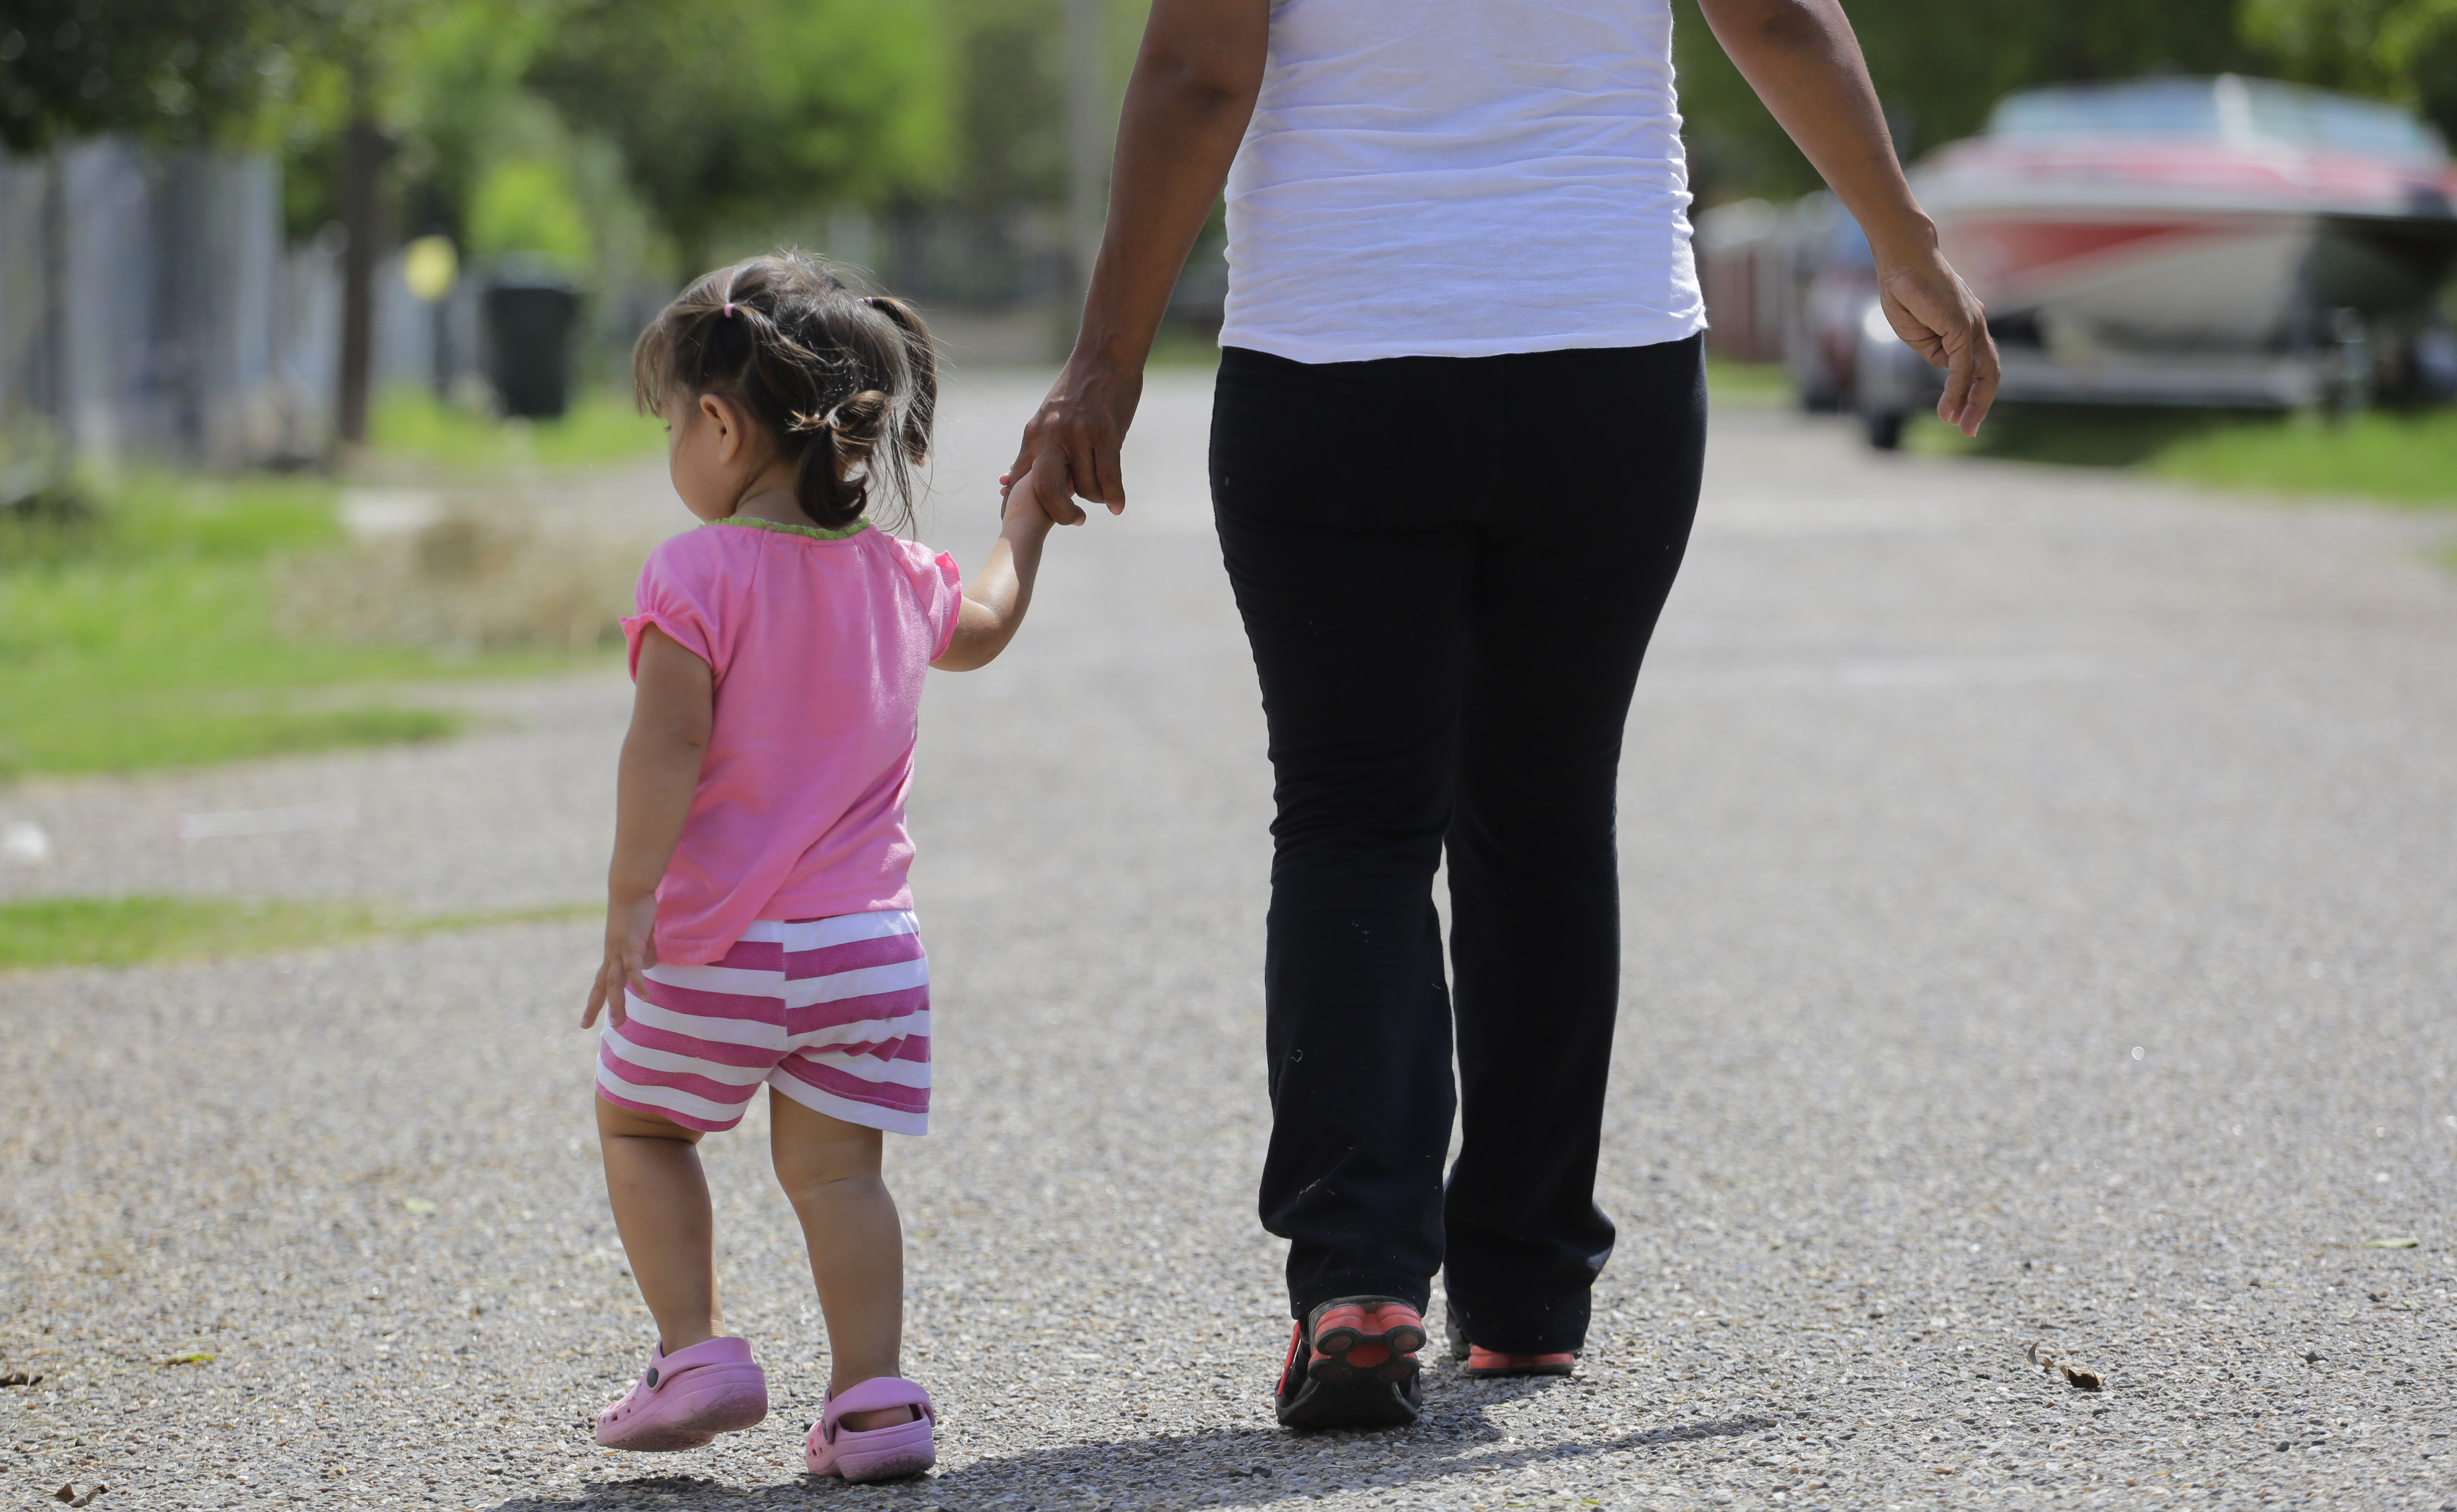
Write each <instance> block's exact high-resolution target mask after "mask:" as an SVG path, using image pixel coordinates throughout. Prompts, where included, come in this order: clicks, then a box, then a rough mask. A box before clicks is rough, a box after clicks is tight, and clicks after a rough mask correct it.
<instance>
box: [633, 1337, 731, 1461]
mask: <svg viewBox="0 0 2457 1512" xmlns="http://www.w3.org/2000/svg"><path fill="white" fill-rule="evenodd" d="M767 1416H768V1378H767V1377H766V1376H765V1375H763V1374H762V1373H761V1372H760V1369H759V1367H758V1366H757V1365H756V1364H754V1363H753V1361H752V1359H751V1340H749V1339H747V1338H710V1339H703V1340H701V1341H700V1342H699V1343H696V1344H693V1345H692V1346H691V1347H690V1348H689V1349H678V1350H675V1351H674V1352H673V1353H672V1354H671V1355H667V1354H661V1353H659V1352H658V1351H656V1350H655V1349H651V1350H650V1352H649V1368H648V1370H647V1372H646V1373H644V1374H643V1375H642V1376H641V1377H640V1379H639V1380H638V1381H637V1382H635V1383H634V1384H633V1385H632V1387H631V1389H630V1391H628V1392H626V1393H624V1394H623V1400H620V1401H617V1402H616V1403H614V1405H612V1406H610V1407H609V1408H607V1409H606V1410H605V1411H604V1412H601V1413H599V1414H598V1415H597V1441H598V1442H599V1443H602V1444H604V1445H605V1446H606V1447H607V1448H609V1449H633V1450H638V1451H640V1452H641V1453H644V1454H660V1453H664V1452H667V1451H670V1450H674V1449H696V1448H698V1447H699V1446H700V1445H701V1444H704V1443H707V1442H709V1441H710V1440H712V1439H714V1438H715V1437H716V1436H717V1435H718V1434H720V1433H733V1432H734V1431H735V1430H736V1429H741V1428H749V1427H752V1426H754V1425H755V1424H756V1423H757V1422H758V1421H759V1420H761V1419H763V1418H765V1417H767Z"/></svg>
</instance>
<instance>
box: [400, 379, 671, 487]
mask: <svg viewBox="0 0 2457 1512" xmlns="http://www.w3.org/2000/svg"><path fill="white" fill-rule="evenodd" d="M373 421H374V423H373V426H372V432H373V440H374V443H375V446H376V449H377V450H378V451H379V452H381V453H382V454H384V455H385V456H386V457H387V458H388V459H391V460H396V461H405V462H412V463H417V464H421V465H424V466H430V467H439V468H444V469H449V470H452V471H456V472H480V471H496V470H500V469H502V468H503V467H505V466H506V465H511V464H520V463H534V464H539V465H544V466H549V467H576V466H587V465H589V464H591V463H596V462H609V461H621V460H627V459H630V458H634V457H647V456H653V455H654V454H656V453H658V452H660V451H663V450H664V449H665V444H666V428H665V425H664V422H662V421H661V420H659V419H657V418H656V417H655V416H653V415H643V414H641V413H640V412H639V410H638V409H637V407H635V406H634V405H633V404H632V402H631V396H630V392H629V391H621V390H615V389H603V388H598V389H584V390H582V391H581V392H580V393H578V394H576V395H574V396H573V397H572V403H571V408H570V409H569V410H568V411H566V412H565V414H564V416H563V418H562V419H555V420H534V421H531V420H493V419H487V418H486V417H485V416H483V415H477V414H473V413H471V412H470V411H468V410H465V409H463V408H462V407H460V406H459V405H457V404H446V403H444V401H443V400H441V399H438V398H436V397H435V396H434V394H433V393H432V392H431V391H429V390H427V389H423V388H395V389H387V390H385V391H384V392H383V393H382V394H381V395H379V396H377V398H376V405H375V414H374V417H373Z"/></svg>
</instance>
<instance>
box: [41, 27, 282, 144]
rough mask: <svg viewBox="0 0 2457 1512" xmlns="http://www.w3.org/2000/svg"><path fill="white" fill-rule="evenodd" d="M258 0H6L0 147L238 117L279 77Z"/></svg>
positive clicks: (172, 133)
mask: <svg viewBox="0 0 2457 1512" xmlns="http://www.w3.org/2000/svg"><path fill="white" fill-rule="evenodd" d="M276 30H277V27H276V17H275V15H274V12H273V10H272V7H271V6H270V4H268V3H265V0H10V4H9V6H8V8H7V10H5V11H0V145H5V146H7V147H9V148H10V149H12V150H14V151H17V152H33V151H38V150H40V149H41V148H44V147H46V146H49V145H50V144H51V143H52V141H54V140H56V139H58V138H60V137H63V136H73V135H81V134H88V133H99V132H134V133H140V134H143V135H147V136H152V137H155V138H158V139H165V140H173V141H186V140H195V139H196V138H199V137H203V136H208V135H211V134H213V133H216V132H217V131H220V130H223V129H225V128H227V127H229V126H230V125H232V124H233V123H236V122H241V121H244V120H246V119H248V118H249V117H250V116H251V115H253V113H254V112H256V110H257V109H258V105H259V104H260V103H261V102H262V101H263V100H264V98H265V97H266V95H267V94H268V92H279V90H280V88H281V87H282V85H283V83H284V82H285V80H286V77H287V72H288V70H287V61H288V60H287V58H286V56H285V55H284V53H283V52H282V51H281V50H280V48H279V46H278V44H277V42H276V39H275V35H274V33H275V31H276Z"/></svg>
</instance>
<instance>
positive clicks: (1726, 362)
mask: <svg viewBox="0 0 2457 1512" xmlns="http://www.w3.org/2000/svg"><path fill="white" fill-rule="evenodd" d="M1706 393H1707V396H1708V397H1709V398H1713V399H1715V400H1717V401H1718V402H1722V403H1740V404H1788V403H1790V402H1791V375H1790V373H1789V372H1787V371H1786V369H1785V367H1784V365H1783V364H1782V363H1780V362H1734V361H1732V360H1730V359H1729V358H1719V357H1709V358H1706Z"/></svg>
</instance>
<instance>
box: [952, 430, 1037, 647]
mask: <svg viewBox="0 0 2457 1512" xmlns="http://www.w3.org/2000/svg"><path fill="white" fill-rule="evenodd" d="M1031 482H1032V475H1031V474H1030V473H1026V474H1024V475H1023V476H1022V478H1019V479H1017V480H1015V483H1014V486H1012V487H1011V488H1009V489H1008V490H1007V496H1006V502H1005V505H1004V511H1005V512H1004V514H1003V516H1002V517H1001V520H1000V521H999V538H998V543H997V544H996V545H993V546H992V547H990V559H989V561H987V562H983V563H981V571H979V572H977V573H974V574H973V576H972V578H971V579H970V581H968V582H965V584H964V603H963V607H962V609H961V610H960V612H959V613H958V615H957V618H956V636H955V639H954V640H952V641H950V642H948V643H947V650H946V653H945V654H944V655H942V656H940V657H939V660H937V661H935V662H933V663H931V665H932V666H935V667H937V668H938V669H939V670H940V671H941V672H969V671H971V670H972V669H973V668H975V667H977V666H987V665H989V664H990V663H992V662H994V661H996V660H997V659H998V654H999V653H1000V652H1001V651H1003V650H1005V649H1006V644H1007V643H1008V642H1009V641H1012V640H1014V639H1015V632H1016V627H1017V626H1019V625H1021V624H1022V623H1023V611H1024V610H1025V609H1026V608H1027V607H1029V606H1030V604H1031V603H1032V580H1033V576H1034V575H1035V574H1036V573H1038V572H1039V571H1040V570H1041V542H1042V541H1043V540H1044V539H1045V538H1047V536H1048V535H1049V526H1050V520H1049V517H1048V516H1047V515H1044V514H1043V513H1042V512H1041V505H1040V504H1039V503H1038V502H1037V501H1038V500H1039V499H1040V497H1041V496H1040V495H1039V494H1037V493H1035V492H1034V491H1033V489H1032V487H1031Z"/></svg>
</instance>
